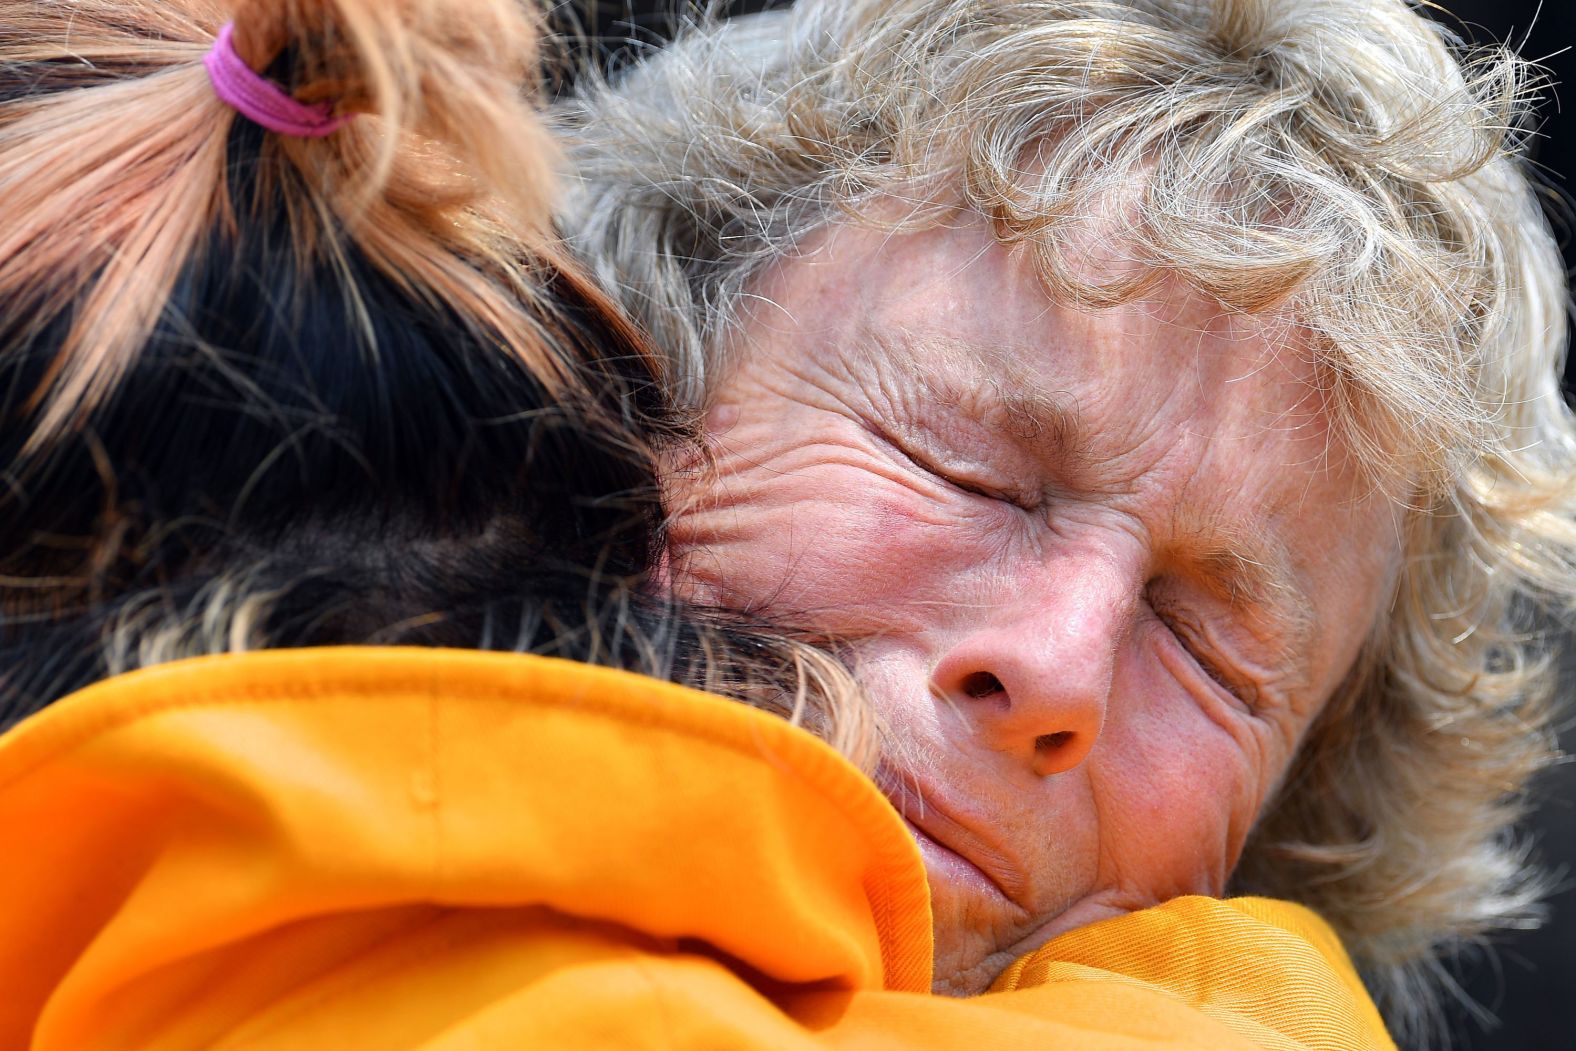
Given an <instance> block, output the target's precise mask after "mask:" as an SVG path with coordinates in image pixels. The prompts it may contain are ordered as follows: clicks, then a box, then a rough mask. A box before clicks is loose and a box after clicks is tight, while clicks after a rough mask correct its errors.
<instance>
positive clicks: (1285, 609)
mask: <svg viewBox="0 0 1576 1051" xmlns="http://www.w3.org/2000/svg"><path fill="white" fill-rule="evenodd" d="M1171 530H1172V536H1173V537H1175V538H1176V541H1175V544H1174V547H1175V549H1176V554H1177V557H1178V560H1179V561H1182V562H1185V563H1186V564H1188V565H1190V566H1191V567H1193V568H1195V569H1196V570H1197V572H1198V573H1199V575H1200V576H1201V577H1202V578H1203V580H1204V581H1205V582H1206V584H1207V585H1208V586H1209V587H1210V588H1211V590H1213V591H1214V592H1215V593H1216V594H1217V595H1218V596H1219V597H1220V598H1221V599H1223V600H1224V601H1225V602H1227V603H1228V604H1230V605H1231V606H1232V607H1233V608H1235V609H1245V610H1247V611H1248V612H1250V613H1251V614H1252V615H1254V616H1255V619H1258V620H1260V621H1261V623H1262V622H1263V621H1264V620H1267V621H1268V622H1269V626H1270V627H1271V628H1272V630H1273V635H1274V639H1273V646H1274V649H1275V651H1276V652H1274V653H1271V654H1270V655H1269V656H1270V657H1272V658H1273V659H1274V660H1276V661H1277V662H1278V663H1281V664H1283V665H1285V666H1287V667H1289V668H1291V669H1293V670H1295V671H1297V672H1299V673H1301V674H1304V675H1305V674H1306V673H1307V670H1308V664H1309V648H1310V646H1311V645H1312V643H1313V640H1314V636H1315V632H1316V629H1317V622H1316V620H1315V618H1314V616H1313V614H1312V608H1313V607H1312V604H1311V603H1310V601H1309V599H1308V595H1307V592H1306V591H1305V590H1304V589H1303V587H1302V585H1301V583H1300V574H1299V573H1298V572H1297V571H1296V568H1295V566H1294V564H1293V562H1292V558H1291V554H1290V552H1289V551H1287V549H1286V546H1285V545H1284V544H1282V543H1281V542H1280V540H1279V539H1278V538H1277V537H1275V536H1274V534H1272V533H1270V532H1268V531H1267V530H1264V529H1260V528H1258V527H1257V526H1256V525H1254V524H1252V523H1251V522H1250V521H1246V520H1236V521H1234V520H1227V519H1225V518H1223V517H1221V516H1220V515H1218V514H1199V513H1197V512H1190V511H1185V510H1179V511H1178V513H1177V514H1176V516H1175V517H1174V518H1173V520H1172V525H1171Z"/></svg>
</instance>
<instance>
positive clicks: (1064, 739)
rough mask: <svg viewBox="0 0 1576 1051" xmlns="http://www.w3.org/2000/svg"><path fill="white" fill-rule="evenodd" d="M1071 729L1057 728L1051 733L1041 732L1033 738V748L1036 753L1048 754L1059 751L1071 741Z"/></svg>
mask: <svg viewBox="0 0 1576 1051" xmlns="http://www.w3.org/2000/svg"><path fill="white" fill-rule="evenodd" d="M1072 739H1073V732H1072V731H1071V730H1059V731H1057V732H1056V733H1053V734H1041V735H1040V736H1038V737H1036V738H1035V739H1034V750H1035V752H1037V753H1038V754H1040V755H1042V756H1044V755H1050V754H1052V753H1054V752H1059V751H1061V750H1062V749H1063V748H1065V747H1066V746H1067V745H1068V744H1070V743H1071V742H1072Z"/></svg>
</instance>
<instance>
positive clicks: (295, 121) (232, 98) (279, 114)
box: [203, 22, 356, 139]
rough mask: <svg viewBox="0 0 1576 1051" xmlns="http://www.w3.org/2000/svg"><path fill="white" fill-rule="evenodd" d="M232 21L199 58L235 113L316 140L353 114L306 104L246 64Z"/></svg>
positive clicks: (325, 105)
mask: <svg viewBox="0 0 1576 1051" xmlns="http://www.w3.org/2000/svg"><path fill="white" fill-rule="evenodd" d="M234 31H235V23H234V22H226V23H225V24H224V28H222V29H220V30H219V36H218V38H217V39H216V40H214V42H213V50H212V51H209V52H208V55H207V57H206V58H204V59H203V65H204V66H206V67H208V79H209V80H211V81H213V92H214V94H215V95H218V96H219V99H220V100H221V101H222V102H224V103H225V104H226V105H228V106H229V107H230V108H231V109H233V110H235V112H237V113H239V114H240V115H241V116H243V117H245V118H246V119H247V120H249V121H251V122H252V123H254V124H259V125H261V126H262V127H265V128H267V129H268V130H269V131H276V132H278V133H279V134H281V135H290V136H293V137H295V138H299V139H320V138H322V137H323V136H325V135H332V134H333V133H334V132H336V131H338V130H339V129H340V128H342V127H344V126H345V125H346V124H349V123H350V122H351V121H352V120H354V119H355V117H356V115H355V114H354V113H347V114H344V115H341V116H335V115H334V104H333V103H332V102H319V103H316V104H315V105H308V104H307V103H305V102H299V101H297V100H296V99H294V98H291V97H290V94H289V93H288V92H287V91H285V90H284V88H282V87H280V86H279V85H278V84H275V83H274V82H273V81H271V80H269V79H268V78H267V77H265V76H263V75H262V74H261V73H258V72H257V71H256V70H254V69H252V67H251V66H249V65H247V64H246V62H245V60H243V59H242V58H241V56H240V55H238V54H236V51H235V41H234V39H233V37H234Z"/></svg>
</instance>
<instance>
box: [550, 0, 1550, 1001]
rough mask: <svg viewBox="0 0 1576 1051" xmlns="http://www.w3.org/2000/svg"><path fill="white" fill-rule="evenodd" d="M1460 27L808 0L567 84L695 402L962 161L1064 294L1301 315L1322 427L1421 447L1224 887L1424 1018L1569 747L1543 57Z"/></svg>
mask: <svg viewBox="0 0 1576 1051" xmlns="http://www.w3.org/2000/svg"><path fill="white" fill-rule="evenodd" d="M1462 54H1463V52H1462V51H1461V49H1460V48H1459V47H1458V46H1457V42H1456V41H1454V40H1453V39H1452V38H1451V37H1450V36H1449V34H1448V32H1447V31H1446V30H1444V29H1442V28H1441V27H1440V26H1439V25H1437V24H1435V23H1434V22H1431V21H1429V20H1427V19H1425V18H1423V17H1420V16H1419V15H1418V14H1416V13H1415V12H1414V11H1412V10H1411V9H1410V8H1409V7H1408V6H1407V5H1406V4H1405V3H1404V2H1403V0H1019V2H1009V0H800V2H799V4H798V6H797V7H796V8H795V9H794V10H792V11H790V12H779V13H774V14H768V15H761V16H755V17H753V18H748V19H743V20H739V21H736V22H733V23H721V24H718V23H712V24H706V25H702V26H697V27H695V28H694V29H693V30H692V31H691V32H690V33H688V34H687V35H685V36H684V37H683V38H682V39H681V40H680V41H679V42H677V43H676V44H675V45H674V46H673V47H672V48H671V49H669V50H668V51H666V52H665V53H663V54H661V55H659V56H657V57H655V58H654V59H652V60H650V61H648V62H646V63H644V64H643V65H640V66H638V67H636V68H634V69H632V70H631V71H629V73H628V75H626V76H625V77H623V78H622V80H621V81H620V82H619V83H618V84H617V85H616V86H608V85H606V84H601V85H593V86H592V87H590V88H588V89H586V90H585V92H584V94H583V95H582V97H581V98H580V99H578V100H573V101H570V102H569V103H567V104H565V105H564V106H563V107H561V110H560V114H559V116H560V121H561V127H562V129H563V131H564V133H565V138H566V141H567V142H568V148H569V161H570V165H571V170H572V172H573V173H574V175H573V178H575V179H577V180H578V188H577V189H576V190H575V191H574V193H573V195H572V197H571V201H570V205H569V207H568V210H567V213H566V216H565V227H566V230H567V232H568V235H569V237H570V240H571V242H572V244H573V245H574V246H575V247H576V248H577V249H578V250H579V251H580V252H581V253H582V255H583V256H584V257H585V258H586V259H587V260H588V261H589V262H590V264H591V265H592V267H593V268H594V270H595V271H596V273H597V275H598V276H599V278H600V280H601V281H602V282H603V283H604V284H605V286H606V287H607V288H608V289H609V290H610V291H611V292H612V293H613V294H614V295H615V296H616V297H618V298H619V299H620V300H621V301H622V303H623V305H624V306H625V307H626V308H627V309H628V310H629V311H630V312H631V313H632V314H633V315H634V316H635V317H637V318H638V319H640V320H641V321H643V322H644V323H645V324H646V325H647V326H648V327H649V328H650V329H651V330H652V331H653V332H654V333H655V334H656V336H657V340H658V342H659V344H660V345H661V346H662V348H663V350H664V352H665V353H666V354H667V356H668V358H667V376H666V382H667V383H668V385H669V388H670V393H671V394H672V396H673V397H674V398H675V399H676V400H677V401H678V402H679V403H680V404H683V405H687V406H690V407H692V408H695V409H700V408H702V407H703V406H704V404H705V400H706V397H707V391H708V389H709V386H710V385H711V383H712V382H713V381H714V380H715V378H716V377H717V376H718V375H719V373H720V371H721V370H722V368H723V366H724V362H725V358H726V355H727V353H728V351H729V343H730V339H729V336H730V331H731V329H732V327H733V325H734V324H735V321H736V318H737V314H738V311H737V307H738V305H739V304H740V302H741V298H742V297H743V296H744V295H745V294H746V293H747V291H748V288H749V286H750V283H751V281H752V279H753V278H754V277H755V276H756V275H758V274H760V273H761V271H762V269H763V267H765V266H767V265H768V264H770V263H772V262H773V261H775V260H778V259H781V258H783V257H784V256H785V255H786V254H788V253H791V252H792V251H793V247H794V245H795V244H796V243H798V242H800V241H801V240H802V239H803V238H804V237H805V236H806V235H807V234H808V233H810V232H811V231H814V230H816V229H817V228H820V227H823V226H825V225H827V224H831V223H837V222H875V221H876V219H875V218H874V214H875V213H877V212H879V213H881V214H889V213H890V208H889V207H887V206H888V205H889V204H890V202H891V200H892V199H893V198H894V196H896V197H900V198H902V199H904V200H907V201H911V202H917V203H915V205H914V207H913V208H912V210H911V212H910V214H909V215H908V216H907V217H906V218H905V220H904V222H905V224H906V225H909V226H920V225H923V224H924V223H925V222H926V221H927V219H928V218H933V217H936V216H938V215H939V211H940V208H939V207H938V208H930V207H929V206H930V205H938V206H939V205H951V204H954V203H956V202H957V201H958V199H959V197H960V195H961V197H962V198H963V200H965V201H966V202H967V204H968V205H970V206H972V207H973V208H975V209H977V210H978V211H979V212H981V213H983V214H984V215H986V216H989V217H990V218H991V219H992V220H993V222H994V224H995V227H996V229H997V231H998V235H999V237H1000V238H1001V240H1003V241H1004V242H1009V243H1022V244H1025V245H1026V246H1027V247H1028V248H1029V249H1030V250H1032V251H1033V252H1035V253H1036V260H1037V262H1038V264H1039V267H1040V270H1041V273H1042V274H1043V278H1044V281H1045V284H1046V287H1047V290H1048V291H1049V292H1050V294H1052V295H1053V296H1055V297H1058V298H1060V299H1062V300H1064V301H1068V302H1073V303H1077V304H1081V305H1085V306H1090V307H1096V308H1098V307H1100V306H1105V305H1111V304H1117V303H1121V302H1125V301H1128V300H1131V299H1133V298H1135V297H1140V296H1142V295H1143V294H1144V293H1145V291H1146V290H1147V289H1149V288H1150V287H1151V286H1152V285H1153V283H1154V281H1156V280H1159V279H1161V278H1163V277H1166V276H1179V277H1181V278H1182V279H1184V280H1185V281H1187V282H1189V283H1190V284H1191V285H1192V287H1194V288H1195V289H1197V290H1198V291H1200V292H1202V293H1204V294H1207V295H1209V296H1212V297H1213V298H1215V299H1216V300H1218V301H1219V302H1220V303H1222V304H1223V305H1225V306H1226V307H1227V308H1229V309H1233V310H1239V311H1245V312H1262V311H1268V310H1277V311H1285V312H1287V313H1289V315H1290V316H1292V317H1294V318H1295V319H1296V320H1297V321H1298V322H1299V323H1300V324H1301V325H1302V326H1304V327H1305V328H1306V329H1307V330H1308V331H1310V332H1311V333H1312V334H1313V335H1314V338H1315V343H1316V345H1317V353H1318V356H1319V364H1320V367H1321V371H1322V374H1323V376H1324V377H1325V382H1326V383H1327V384H1328V392H1327V393H1328V394H1329V395H1330V404H1331V405H1333V406H1334V412H1333V415H1334V419H1335V422H1336V424H1337V426H1338V427H1340V428H1341V429H1342V432H1343V435H1344V437H1346V438H1347V439H1348V440H1349V441H1351V442H1352V443H1353V444H1354V446H1355V448H1356V449H1357V450H1358V451H1359V454H1360V456H1361V458H1362V459H1363V460H1364V461H1365V462H1366V463H1367V464H1368V465H1370V467H1371V469H1372V471H1373V474H1374V477H1375V478H1376V479H1380V480H1387V483H1386V484H1390V485H1392V487H1393V483H1395V481H1396V480H1398V479H1401V480H1404V484H1405V489H1404V490H1397V491H1400V492H1402V494H1403V495H1402V496H1401V499H1404V500H1405V501H1406V502H1407V504H1408V507H1409V509H1410V510H1409V513H1408V516H1407V518H1408V523H1409V527H1408V528H1409V532H1408V536H1407V541H1406V556H1405V563H1404V567H1403V570H1402V573H1401V579H1400V581H1399V584H1398V590H1397V593H1396V596H1395V598H1394V601H1393V604H1392V606H1391V609H1390V612H1389V615H1388V616H1386V617H1385V618H1383V619H1382V621H1381V622H1380V623H1379V624H1378V625H1376V627H1375V629H1374V632H1373V634H1372V637H1371V638H1370V640H1369V642H1368V644H1367V646H1366V649H1365V652H1364V654H1363V657H1362V658H1361V659H1360V661H1359V662H1358V665H1357V666H1356V667H1355V668H1353V670H1352V672H1351V673H1350V675H1349V676H1348V679H1347V683H1346V685H1345V686H1344V687H1343V688H1342V690H1341V691H1340V692H1339V694H1338V696H1336V697H1334V698H1332V699H1331V702H1330V703H1329V705H1328V707H1327V708H1326V710H1325V711H1324V713H1323V715H1322V716H1321V718H1320V720H1319V722H1318V723H1317V724H1316V726H1315V727H1314V728H1313V730H1312V731H1311V733H1310V735H1309V737H1308V739H1307V741H1306V744H1305V745H1304V747H1303V749H1302V751H1301V754H1300V757H1299V759H1298V761H1297V764H1296V765H1295V767H1294V769H1293V771H1292V772H1291V774H1290V775H1289V776H1288V778H1287V780H1286V782H1285V785H1284V786H1283V788H1282V789H1281V791H1280V793H1279V795H1278V796H1277V798H1276V799H1274V800H1273V801H1272V802H1271V803H1270V805H1269V806H1268V808H1267V809H1266V811H1265V813H1264V815H1263V816H1262V818H1261V820H1260V822H1259V825H1258V828H1257V830H1256V832H1255V834H1254V836H1253V838H1252V841H1251V842H1250V844H1249V846H1248V848H1247V850H1246V853H1245V855H1244V857H1243V860H1242V863H1241V866H1240V868H1239V871H1238V874H1237V886H1238V889H1241V890H1250V891H1254V892H1259V893H1268V894H1273V895H1276V896H1280V897H1284V898H1290V899H1294V900H1297V901H1301V902H1304V903H1306V904H1308V905H1311V906H1313V907H1314V908H1316V909H1318V910H1319V911H1320V912H1321V913H1323V914H1324V915H1325V916H1326V917H1327V918H1329V919H1330V920H1331V921H1332V922H1333V923H1334V925H1335V926H1336V927H1337V928H1338V930H1339V931H1340V933H1341V934H1342V936H1343V937H1344V938H1345V940H1346V942H1347V944H1348V946H1349V947H1350V948H1351V949H1352V951H1353V954H1354V955H1355V956H1356V958H1357V959H1358V960H1359V962H1360V963H1361V964H1363V965H1364V966H1365V967H1366V968H1367V971H1368V973H1369V974H1370V976H1371V977H1372V979H1373V981H1374V984H1375V987H1376V992H1377V993H1378V994H1379V996H1380V999H1381V1002H1382V1003H1384V1004H1385V1006H1386V1008H1387V1012H1388V1014H1389V1016H1390V1018H1391V1020H1392V1023H1393V1024H1398V1025H1400V1026H1402V1027H1406V1026H1408V1025H1409V1024H1411V1023H1414V1022H1417V1021H1420V1020H1421V1019H1422V1018H1423V1016H1424V1015H1426V1014H1427V1012H1428V1009H1429V1005H1430V1004H1431V1002H1432V997H1431V996H1430V995H1429V992H1430V989H1431V988H1432V985H1433V983H1432V982H1431V981H1430V980H1429V979H1430V977H1431V976H1434V977H1437V968H1436V967H1434V966H1433V961H1434V960H1435V959H1437V958H1438V956H1439V954H1440V953H1441V952H1442V951H1443V950H1444V948H1445V947H1446V946H1448V945H1449V944H1450V943H1452V942H1455V941H1458V940H1459V939H1462V938H1470V937H1473V936H1476V935H1478V934H1480V933H1482V932H1485V931H1488V930H1491V929H1494V928H1496V927H1505V926H1516V925H1523V924H1525V923H1527V922H1530V921H1531V920H1532V919H1534V918H1535V916H1536V913H1537V899H1538V897H1539V895H1540V893H1541V892H1542V890H1543V889H1544V888H1543V885H1542V883H1541V882H1540V880H1539V879H1538V878H1537V876H1536V873H1535V872H1534V870H1532V869H1531V868H1530V867H1529V865H1528V864H1527V858H1526V851H1525V850H1524V849H1522V848H1521V847H1519V846H1518V845H1517V843H1516V841H1515V839H1514V838H1513V836H1512V833H1511V828H1512V825H1513V823H1514V822H1515V821H1516V819H1517V818H1518V817H1519V816H1520V814H1521V813H1522V810H1523V807H1524V802H1525V796H1524V785H1525V783H1526V781H1527V779H1528V777H1529V775H1530V774H1531V773H1532V772H1533V771H1535V770H1536V769H1537V768H1539V767H1540V765H1542V764H1544V763H1546V762H1547V761H1548V759H1549V758H1550V755H1551V750H1552V746H1551V738H1550V732H1549V723H1550V716H1551V695H1552V669H1551V666H1550V660H1549V654H1548V649H1549V647H1548V645H1547V642H1546V639H1545V637H1544V636H1542V635H1540V634H1539V633H1538V632H1537V631H1536V630H1534V629H1535V625H1536V624H1537V623H1541V622H1542V621H1540V620H1539V619H1538V616H1537V610H1538V608H1539V607H1540V606H1541V607H1542V608H1544V609H1548V608H1550V607H1553V608H1554V609H1556V610H1560V611H1564V610H1568V609H1569V608H1570V606H1571V603H1572V600H1573V598H1576V523H1573V514H1572V511H1573V504H1576V426H1573V419H1572V416H1571V413H1570V411H1569V410H1568V409H1567V407H1566V405H1565V403H1564V400H1563V398H1562V396H1561V393H1560V390H1559V386H1558V370H1559V365H1560V362H1561V359H1562V357H1563V353H1564V339H1565V321H1566V318H1565V304H1566V289H1565V285H1564V274H1563V267H1562V265H1561V262H1560V259H1559V256H1558V253H1557V251H1556V248H1555V245H1554V242H1553V239H1552V237H1551V235H1550V233H1549V230H1548V228H1547V226H1546V225H1545V222H1544V220H1543V217H1542V213H1541V211H1540V209H1539V207H1538V203H1537V201H1536V198H1535V195H1534V189H1533V187H1532V185H1531V184H1530V182H1529V180H1528V177H1527V175H1526V172H1525V169H1524V165H1523V163H1522V162H1521V160H1520V159H1519V158H1518V157H1517V156H1516V148H1517V146H1518V145H1519V143H1518V141H1517V134H1516V132H1517V129H1518V128H1521V127H1523V126H1524V122H1525V119H1526V112H1527V106H1526V102H1527V95H1526V85H1527V81H1528V80H1529V77H1528V75H1527V69H1526V67H1524V66H1523V64H1522V63H1520V62H1519V60H1517V59H1516V58H1515V57H1514V56H1513V55H1511V54H1509V53H1508V52H1505V51H1503V50H1498V51H1491V52H1484V53H1481V54H1478V55H1474V56H1467V57H1460V56H1461V55H1462ZM1134 186H1139V187H1141V192H1140V193H1139V194H1138V195H1137V197H1138V203H1137V205H1136V206H1135V209H1134V211H1133V214H1132V215H1131V216H1130V217H1126V218H1124V225H1123V230H1122V232H1123V236H1124V238H1125V240H1126V247H1127V248H1128V250H1129V251H1130V252H1131V253H1132V254H1133V256H1134V257H1135V258H1136V259H1138V260H1139V261H1141V262H1142V263H1143V264H1144V265H1143V266H1141V267H1139V268H1136V269H1135V270H1133V271H1130V272H1125V273H1124V274H1123V275H1122V276H1121V277H1120V278H1118V279H1116V280H1107V281H1104V282H1099V281H1097V280H1095V279H1091V278H1089V277H1088V275H1087V274H1085V273H1083V272H1081V271H1080V270H1079V268H1078V267H1077V266H1076V262H1077V260H1076V259H1074V258H1071V256H1070V254H1069V253H1065V252H1064V250H1063V246H1064V245H1066V244H1068V243H1069V241H1070V238H1071V236H1072V231H1073V230H1074V228H1075V227H1076V225H1077V224H1078V223H1079V222H1080V221H1081V220H1082V219H1084V218H1086V217H1087V216H1089V215H1090V214H1092V213H1093V212H1095V211H1096V210H1097V208H1098V203H1097V202H1099V201H1100V200H1101V199H1102V198H1103V197H1104V196H1105V195H1108V194H1111V193H1113V192H1119V191H1121V190H1123V189H1124V188H1127V189H1128V190H1129V191H1131V188H1132V187H1134ZM1127 196H1129V197H1131V196H1133V194H1132V193H1131V192H1129V193H1128V194H1127ZM878 202H881V203H883V207H881V208H874V207H871V206H872V205H875V204H877V203H878Z"/></svg>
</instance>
